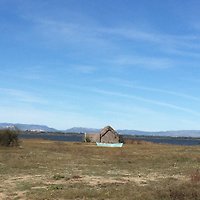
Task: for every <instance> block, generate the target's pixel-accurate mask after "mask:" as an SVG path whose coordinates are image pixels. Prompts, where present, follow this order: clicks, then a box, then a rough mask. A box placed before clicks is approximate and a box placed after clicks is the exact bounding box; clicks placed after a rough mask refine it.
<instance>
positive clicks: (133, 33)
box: [0, 0, 200, 131]
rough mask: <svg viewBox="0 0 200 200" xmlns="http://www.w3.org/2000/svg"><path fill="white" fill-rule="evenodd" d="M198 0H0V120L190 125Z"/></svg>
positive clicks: (199, 35) (198, 113) (197, 123)
mask: <svg viewBox="0 0 200 200" xmlns="http://www.w3.org/2000/svg"><path fill="white" fill-rule="evenodd" d="M199 10H200V1H198V0H190V1H188V0H176V1H174V0H165V1H160V0H151V1H149V0H140V1H136V0H59V1H58V0H42V1H41V0H26V1H24V0H0V122H10V123H31V124H45V125H48V126H50V127H54V128H57V129H67V128H70V127H75V126H78V127H93V128H102V127H104V126H106V125H111V126H113V127H114V128H117V129H135V130H144V131H145V130H146V131H165V130H186V129H187V130H193V129H200V12H199Z"/></svg>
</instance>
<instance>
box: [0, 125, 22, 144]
mask: <svg viewBox="0 0 200 200" xmlns="http://www.w3.org/2000/svg"><path fill="white" fill-rule="evenodd" d="M18 134H19V132H18V131H13V130H9V129H5V130H0V146H6V147H9V146H18V145H19V139H18Z"/></svg>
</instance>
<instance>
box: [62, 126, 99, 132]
mask: <svg viewBox="0 0 200 200" xmlns="http://www.w3.org/2000/svg"><path fill="white" fill-rule="evenodd" d="M99 131H100V129H96V128H84V127H73V128H70V129H67V130H65V131H64V132H68V133H98V132H99Z"/></svg>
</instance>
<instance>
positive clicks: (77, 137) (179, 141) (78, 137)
mask: <svg viewBox="0 0 200 200" xmlns="http://www.w3.org/2000/svg"><path fill="white" fill-rule="evenodd" d="M19 138H24V139H46V140H53V141H67V142H83V140H84V135H83V134H63V135H60V134H59V135H56V134H47V133H42V134H20V135H19ZM129 139H135V140H144V141H148V142H154V143H161V144H174V145H189V146H193V145H200V139H199V138H178V137H177V138H174V137H173V138H170V137H167V138H166V137H130V138H129Z"/></svg>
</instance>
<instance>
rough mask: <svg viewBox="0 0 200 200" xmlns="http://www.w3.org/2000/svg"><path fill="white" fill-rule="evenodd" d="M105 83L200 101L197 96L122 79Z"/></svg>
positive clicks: (114, 79)
mask: <svg viewBox="0 0 200 200" xmlns="http://www.w3.org/2000/svg"><path fill="white" fill-rule="evenodd" d="M105 81H107V82H110V83H112V84H115V85H119V86H123V87H127V88H132V89H138V90H144V91H149V92H154V93H162V94H166V95H172V96H175V97H181V98H184V99H188V100H192V101H197V102H198V101H200V98H199V97H197V96H193V95H188V94H186V93H181V92H178V91H172V90H166V89H160V88H154V87H146V86H141V85H139V84H138V83H136V82H130V81H125V80H122V79H116V78H113V79H110V80H105Z"/></svg>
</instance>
